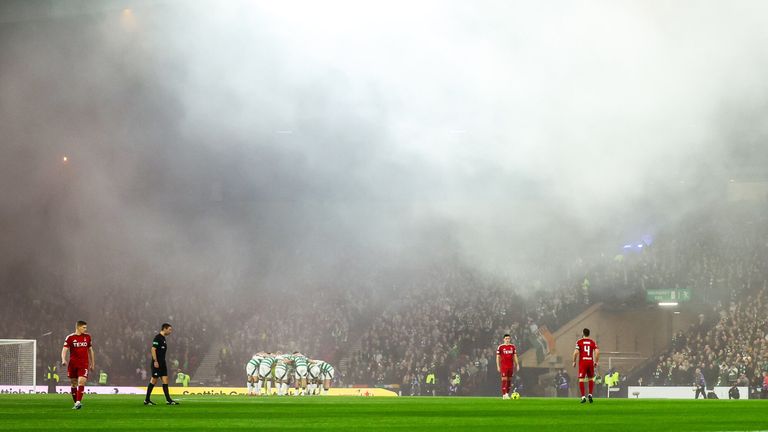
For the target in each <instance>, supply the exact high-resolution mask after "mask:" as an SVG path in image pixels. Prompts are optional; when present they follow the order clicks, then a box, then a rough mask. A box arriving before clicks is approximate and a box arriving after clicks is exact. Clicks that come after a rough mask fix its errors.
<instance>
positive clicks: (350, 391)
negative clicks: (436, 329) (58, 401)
mask: <svg viewBox="0 0 768 432" xmlns="http://www.w3.org/2000/svg"><path fill="white" fill-rule="evenodd" d="M70 389H71V388H70V386H56V393H59V394H66V395H69V392H70ZM162 392H163V389H162V387H160V386H157V387H155V389H154V391H153V392H152V393H153V394H162ZM168 392H169V393H170V394H172V395H175V396H184V395H206V396H238V395H240V396H245V394H246V388H245V387H169V388H168ZM289 392H290V394H293V392H294V389H293V388H291V389H289ZM46 393H48V386H36V387H33V386H0V395H2V394H46ZM146 393H147V388H146V387H110V386H86V387H85V394H105V395H106V394H128V395H144V394H146ZM272 393H273V394H274V393H275V391H274V390H273V391H272ZM328 395H329V396H379V397H381V396H384V397H392V396H397V393H395V392H393V391H391V390H387V389H383V388H332V389H330V390H329V391H328Z"/></svg>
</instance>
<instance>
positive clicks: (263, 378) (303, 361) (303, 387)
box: [245, 351, 335, 396]
mask: <svg viewBox="0 0 768 432" xmlns="http://www.w3.org/2000/svg"><path fill="white" fill-rule="evenodd" d="M334 375H335V370H334V369H333V366H331V365H330V364H329V363H327V362H324V361H322V360H314V359H310V358H308V357H307V356H305V355H304V354H302V353H300V352H298V351H296V352H294V353H292V354H288V353H285V354H283V353H280V352H275V353H270V352H259V353H256V354H254V356H253V357H252V358H251V359H250V360H249V361H248V363H246V365H245V376H246V387H247V388H248V395H251V396H259V395H261V394H266V395H271V394H273V391H272V388H273V387H275V392H274V393H276V394H277V395H278V396H286V395H288V386H289V383H290V382H291V381H292V382H293V386H294V388H295V391H294V393H293V394H294V395H295V396H299V395H307V396H311V395H314V394H323V395H327V394H328V390H329V389H330V388H331V381H332V380H333V377H334ZM262 390H263V392H262Z"/></svg>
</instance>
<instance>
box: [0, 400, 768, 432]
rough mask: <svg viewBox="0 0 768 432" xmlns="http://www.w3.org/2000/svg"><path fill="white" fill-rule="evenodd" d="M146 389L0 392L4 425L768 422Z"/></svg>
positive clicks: (671, 409) (545, 426)
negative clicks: (158, 394) (170, 400)
mask: <svg viewBox="0 0 768 432" xmlns="http://www.w3.org/2000/svg"><path fill="white" fill-rule="evenodd" d="M156 399H157V400H156V401H155V402H157V403H158V405H156V406H144V405H143V404H142V400H143V397H142V396H140V395H138V396H128V395H86V397H85V398H84V400H83V404H84V407H83V409H82V410H79V411H74V410H71V409H70V408H71V406H72V401H71V399H70V397H69V395H0V419H2V421H1V423H2V429H3V430H36V431H39V430H62V429H63V430H74V429H77V430H105V429H108V430H155V429H159V428H161V429H162V430H167V431H191V430H253V429H254V428H257V429H259V430H299V429H300V430H313V431H314V430H361V429H363V430H387V431H392V430H427V431H429V430H435V431H441V432H444V431H446V430H477V429H479V428H487V429H496V428H500V427H504V428H506V427H507V426H509V427H514V428H516V429H520V430H535V431H536V432H544V431H562V430H564V429H567V428H576V429H587V428H588V429H590V430H611V431H616V430H620V431H648V430H652V431H653V432H661V431H688V430H690V431H693V430H696V431H724V430H742V431H743V430H765V429H768V426H767V425H768V421H766V415H765V412H766V409H767V408H768V401H760V400H740V401H728V400H699V401H695V400H652V399H611V400H606V399H597V400H595V403H594V404H591V405H590V404H580V403H579V402H578V400H577V399H545V398H523V399H520V400H516V401H514V400H512V401H510V400H501V399H500V398H440V397H436V398H431V397H420V398H419V397H402V398H375V397H250V398H246V397H242V396H185V397H184V399H183V400H182V404H181V405H179V406H167V405H165V402H164V401H162V398H156Z"/></svg>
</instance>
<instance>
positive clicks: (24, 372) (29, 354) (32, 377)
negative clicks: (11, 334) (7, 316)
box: [0, 339, 37, 386]
mask: <svg viewBox="0 0 768 432" xmlns="http://www.w3.org/2000/svg"><path fill="white" fill-rule="evenodd" d="M36 365H37V341H36V340H34V339H0V385H18V386H22V385H23V386H34V385H37V367H36Z"/></svg>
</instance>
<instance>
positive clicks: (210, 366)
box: [191, 338, 224, 385]
mask: <svg viewBox="0 0 768 432" xmlns="http://www.w3.org/2000/svg"><path fill="white" fill-rule="evenodd" d="M213 340H219V338H213ZM222 348H224V343H223V342H219V343H215V344H213V345H212V346H211V349H209V350H208V352H207V353H206V354H205V356H204V357H203V360H202V361H201V362H200V366H198V367H197V371H195V373H194V374H193V375H192V379H191V380H192V382H193V383H194V384H199V385H212V384H218V381H219V378H218V377H217V376H216V364H217V363H218V362H219V352H221V349H222Z"/></svg>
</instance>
